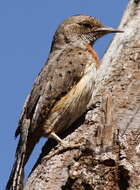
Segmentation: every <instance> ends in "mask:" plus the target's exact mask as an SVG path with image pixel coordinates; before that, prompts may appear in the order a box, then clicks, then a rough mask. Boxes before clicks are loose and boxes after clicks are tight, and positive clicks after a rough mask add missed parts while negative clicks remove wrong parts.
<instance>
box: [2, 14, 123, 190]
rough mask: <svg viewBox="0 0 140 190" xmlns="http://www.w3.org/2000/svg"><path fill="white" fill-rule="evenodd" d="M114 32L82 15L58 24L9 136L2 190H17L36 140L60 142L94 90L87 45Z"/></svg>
mask: <svg viewBox="0 0 140 190" xmlns="http://www.w3.org/2000/svg"><path fill="white" fill-rule="evenodd" d="M116 32H122V31H121V30H119V29H113V28H112V27H107V26H104V25H103V24H102V23H101V22H100V21H99V20H97V19H96V18H95V17H93V16H88V15H82V14H81V15H75V16H71V17H69V18H67V19H65V20H64V21H63V22H62V23H61V24H60V25H59V27H58V29H57V30H56V32H55V35H54V37H53V41H52V45H51V48H50V54H49V56H48V59H47V61H46V63H45V65H44V67H43V68H42V69H41V71H40V73H39V74H38V76H37V78H36V80H35V82H34V85H33V87H32V89H31V92H30V93H29V95H28V96H27V98H26V101H25V104H24V106H23V110H22V112H21V115H20V118H19V123H18V127H17V130H16V132H15V136H16V137H17V136H18V135H19V136H20V137H19V142H18V145H17V150H16V154H15V163H14V165H13V168H12V171H11V175H10V177H9V180H8V183H7V186H6V190H22V189H23V175H24V166H25V165H26V163H27V161H28V159H29V157H30V155H31V153H32V151H33V149H34V147H35V145H36V144H37V142H38V141H39V140H40V138H41V137H47V138H53V139H55V140H56V141H57V142H59V143H61V144H63V143H64V140H62V139H61V138H60V137H59V133H60V132H61V131H63V130H67V128H68V127H70V125H71V124H72V123H73V122H74V121H76V120H77V119H78V118H79V117H80V116H81V115H82V114H83V113H84V112H85V110H86V107H87V105H88V103H89V101H90V99H91V95H92V92H93V90H94V81H95V73H96V70H98V68H99V65H100V64H99V58H98V55H97V53H96V52H95V50H94V49H93V48H92V46H93V45H94V43H95V42H96V40H97V39H99V38H100V37H102V36H104V35H106V34H109V33H116Z"/></svg>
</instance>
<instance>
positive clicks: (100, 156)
mask: <svg viewBox="0 0 140 190" xmlns="http://www.w3.org/2000/svg"><path fill="white" fill-rule="evenodd" d="M119 28H120V29H122V30H124V33H122V34H117V35H116V36H115V38H114V40H113V41H112V43H111V45H110V47H109V49H108V51H107V52H106V54H105V55H104V58H103V60H102V63H101V66H100V68H99V69H98V70H97V73H96V75H97V77H96V80H95V90H94V92H93V96H92V99H91V102H90V105H89V106H88V111H87V113H85V114H84V115H83V116H82V117H81V118H80V119H79V121H78V122H76V123H75V124H73V126H72V129H73V128H74V129H75V128H76V129H75V131H74V132H72V133H71V134H69V135H68V132H66V133H67V134H64V135H65V136H66V135H67V137H66V138H65V140H66V141H68V142H70V143H81V146H77V147H75V148H72V149H65V150H64V149H62V147H61V146H60V145H59V146H56V147H55V148H52V147H54V142H53V141H52V140H49V141H48V142H47V143H46V145H45V147H44V148H43V153H42V155H41V156H40V158H39V161H38V162H37V164H36V167H35V169H34V170H33V171H32V173H31V175H30V177H29V179H28V181H27V182H26V184H25V187H24V190H33V189H34V190H48V189H49V190H61V189H62V190H92V189H93V190H97V189H98V190H110V189H111V190H138V189H140V1H139V0H135V1H134V0H131V1H130V2H129V5H128V7H127V9H126V11H125V14H124V16H123V18H122V21H121V24H120V26H119ZM62 136H63V135H62ZM44 155H46V156H44Z"/></svg>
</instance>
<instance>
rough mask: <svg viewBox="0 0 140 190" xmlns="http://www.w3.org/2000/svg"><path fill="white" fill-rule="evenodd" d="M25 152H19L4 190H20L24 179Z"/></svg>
mask: <svg viewBox="0 0 140 190" xmlns="http://www.w3.org/2000/svg"><path fill="white" fill-rule="evenodd" d="M24 160H25V154H19V155H18V156H17V159H16V160H15V163H14V165H13V168H12V171H11V175H10V177H9V181H8V183H7V186H6V189H5V190H22V189H23V179H24V169H23V168H24Z"/></svg>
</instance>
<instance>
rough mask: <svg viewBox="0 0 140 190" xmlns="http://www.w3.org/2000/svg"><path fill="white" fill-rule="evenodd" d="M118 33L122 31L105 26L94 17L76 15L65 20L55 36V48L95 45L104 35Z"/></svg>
mask: <svg viewBox="0 0 140 190" xmlns="http://www.w3.org/2000/svg"><path fill="white" fill-rule="evenodd" d="M116 32H122V31H121V30H118V29H113V28H111V27H106V26H104V25H102V24H101V22H100V21H98V20H97V19H95V18H94V17H91V16H87V15H76V16H72V17H69V18H68V19H66V20H64V22H63V23H62V24H61V25H60V26H59V28H58V30H57V31H56V34H55V36H54V41H53V46H58V47H56V48H59V47H60V46H63V45H65V44H68V43H73V42H74V43H76V42H77V43H82V44H85V45H88V44H90V45H93V44H94V42H95V41H96V40H97V39H98V38H100V37H102V36H103V35H105V34H108V33H116Z"/></svg>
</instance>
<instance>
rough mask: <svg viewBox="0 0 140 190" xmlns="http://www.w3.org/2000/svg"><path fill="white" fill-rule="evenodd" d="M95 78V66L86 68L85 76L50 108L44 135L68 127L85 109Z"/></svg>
mask: <svg viewBox="0 0 140 190" xmlns="http://www.w3.org/2000/svg"><path fill="white" fill-rule="evenodd" d="M95 77H96V68H95V64H92V65H90V66H88V68H87V70H86V72H85V75H84V76H83V77H82V78H81V80H80V81H79V82H78V83H77V84H76V85H75V86H73V88H72V89H71V90H70V91H69V92H68V93H67V94H66V95H65V96H64V97H62V98H61V99H60V100H59V101H58V102H57V103H56V105H55V106H54V107H53V108H52V110H51V112H50V114H49V117H48V119H47V120H46V122H45V123H44V131H45V134H46V135H47V134H49V133H51V132H52V131H53V132H55V133H58V132H60V131H62V130H64V129H66V128H67V127H69V126H70V125H71V124H72V123H73V122H74V121H75V120H76V119H78V118H79V117H80V116H81V115H82V114H83V113H84V112H85V111H86V108H87V105H88V103H89V101H90V99H91V95H92V92H93V89H94V81H95Z"/></svg>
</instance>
